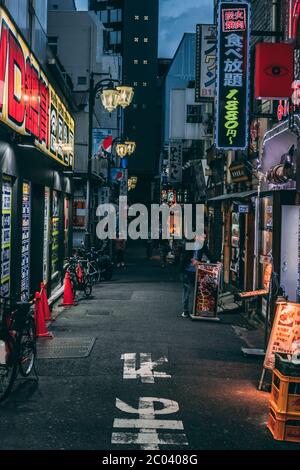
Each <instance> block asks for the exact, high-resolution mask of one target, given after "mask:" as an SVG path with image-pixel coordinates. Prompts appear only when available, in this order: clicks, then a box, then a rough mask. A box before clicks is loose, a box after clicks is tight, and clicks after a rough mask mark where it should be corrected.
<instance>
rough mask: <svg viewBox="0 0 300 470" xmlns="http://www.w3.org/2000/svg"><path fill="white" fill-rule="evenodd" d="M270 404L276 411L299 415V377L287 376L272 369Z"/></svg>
mask: <svg viewBox="0 0 300 470" xmlns="http://www.w3.org/2000/svg"><path fill="white" fill-rule="evenodd" d="M270 405H271V406H272V407H273V408H274V410H276V411H277V412H278V413H293V414H295V415H298V416H300V377H288V376H286V375H283V374H282V373H281V372H279V371H278V370H277V369H274V371H273V377H272V389H271V397H270Z"/></svg>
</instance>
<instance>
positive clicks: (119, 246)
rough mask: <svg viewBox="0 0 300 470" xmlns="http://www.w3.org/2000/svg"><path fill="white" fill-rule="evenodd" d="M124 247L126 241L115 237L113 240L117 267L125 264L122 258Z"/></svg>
mask: <svg viewBox="0 0 300 470" xmlns="http://www.w3.org/2000/svg"><path fill="white" fill-rule="evenodd" d="M125 249H126V241H125V240H124V239H123V238H117V239H116V241H115V250H116V262H117V268H120V266H122V267H124V266H125V260H124V255H125Z"/></svg>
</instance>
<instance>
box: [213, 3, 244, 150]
mask: <svg viewBox="0 0 300 470" xmlns="http://www.w3.org/2000/svg"><path fill="white" fill-rule="evenodd" d="M250 20H251V18H250V5H249V3H248V2H246V1H245V2H223V1H221V2H220V4H219V15H218V51H217V106H216V109H217V116H216V136H215V138H216V139H215V140H216V147H217V148H219V149H225V150H229V149H245V148H246V147H247V145H248V116H249V75H250V69H249V64H250V60H249V50H250Z"/></svg>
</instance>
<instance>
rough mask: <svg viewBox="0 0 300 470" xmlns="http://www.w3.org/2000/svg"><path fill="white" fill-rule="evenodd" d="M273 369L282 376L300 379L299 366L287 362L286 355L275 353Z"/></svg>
mask: <svg viewBox="0 0 300 470" xmlns="http://www.w3.org/2000/svg"><path fill="white" fill-rule="evenodd" d="M275 369H277V370H278V371H279V372H281V374H282V375H287V376H288V377H299V378H300V364H295V363H294V362H291V361H289V360H288V359H287V354H278V353H275Z"/></svg>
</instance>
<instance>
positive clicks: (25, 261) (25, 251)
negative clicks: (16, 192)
mask: <svg viewBox="0 0 300 470" xmlns="http://www.w3.org/2000/svg"><path fill="white" fill-rule="evenodd" d="M29 282H30V183H29V182H28V181H24V183H23V195H22V261H21V300H27V299H28V297H29V289H30V284H29Z"/></svg>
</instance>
